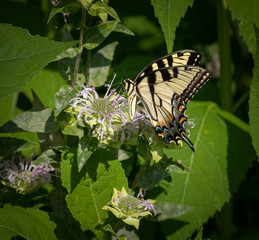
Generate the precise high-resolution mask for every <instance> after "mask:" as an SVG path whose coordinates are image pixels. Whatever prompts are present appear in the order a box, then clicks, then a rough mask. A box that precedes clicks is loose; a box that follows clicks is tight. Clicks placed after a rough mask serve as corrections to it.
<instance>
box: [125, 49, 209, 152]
mask: <svg viewBox="0 0 259 240" xmlns="http://www.w3.org/2000/svg"><path fill="white" fill-rule="evenodd" d="M200 59H201V55H200V54H199V53H197V52H195V51H192V50H183V51H178V52H174V53H171V54H168V55H166V56H164V57H162V58H159V59H157V60H155V61H153V62H152V63H150V64H149V65H147V67H145V68H144V69H143V70H142V71H141V72H140V73H139V74H138V75H137V76H136V77H135V78H134V80H133V81H132V80H129V79H127V80H126V81H125V84H126V85H125V89H126V91H127V94H128V103H129V115H130V117H131V118H133V116H134V114H135V108H136V97H139V98H140V100H141V101H142V103H143V105H144V107H145V109H146V110H147V112H148V113H149V116H150V121H151V123H152V124H153V126H154V128H155V131H156V132H157V134H158V135H160V136H162V137H163V139H164V141H165V142H166V143H170V142H175V143H176V144H178V142H179V141H180V140H182V141H184V142H186V143H187V144H188V145H189V147H190V148H191V149H192V150H193V151H194V148H193V144H192V142H191V141H190V140H189V138H188V137H187V136H186V135H185V132H186V130H185V128H184V123H185V122H186V120H187V119H186V116H185V111H186V104H187V103H188V101H190V100H191V99H192V98H193V96H194V95H195V94H196V93H197V91H198V90H199V89H200V88H201V87H202V86H203V85H204V84H205V83H206V82H207V81H208V80H209V78H210V73H209V72H208V71H207V70H206V69H204V68H202V67H199V66H197V64H198V63H199V61H200Z"/></svg>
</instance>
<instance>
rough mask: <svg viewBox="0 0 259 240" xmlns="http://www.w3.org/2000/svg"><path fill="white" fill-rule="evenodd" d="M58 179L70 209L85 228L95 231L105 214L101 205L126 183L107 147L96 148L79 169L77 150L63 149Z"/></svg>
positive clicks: (114, 157) (118, 163)
mask: <svg viewBox="0 0 259 240" xmlns="http://www.w3.org/2000/svg"><path fill="white" fill-rule="evenodd" d="M61 179H62V184H63V186H64V187H65V188H66V189H67V190H68V195H67V197H66V200H67V203H68V207H69V209H70V211H71V212H72V214H73V215H74V217H75V218H76V219H77V220H78V221H79V222H80V223H81V224H82V225H83V226H84V228H86V229H90V230H92V231H94V232H95V231H97V229H95V227H96V226H97V225H98V224H100V223H101V222H102V221H103V220H104V219H105V218H107V216H108V213H107V211H105V210H102V208H103V207H104V206H105V205H106V204H107V203H108V202H109V201H110V200H111V196H112V194H113V188H114V187H115V188H117V189H121V188H122V187H123V186H124V187H127V186H128V183H127V178H126V176H125V173H124V170H123V169H122V167H121V163H120V162H119V161H118V160H117V159H116V156H114V155H113V154H112V153H111V152H110V151H108V150H107V149H98V150H97V151H95V152H94V153H93V154H92V156H91V157H90V158H89V159H88V161H87V163H86V164H85V166H84V167H83V168H82V170H81V171H80V172H78V168H77V161H76V150H73V151H71V150H69V149H67V150H65V151H63V153H62V163H61ZM78 201H80V204H78ZM97 232H98V231H97ZM97 234H98V233H97Z"/></svg>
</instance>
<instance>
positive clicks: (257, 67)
mask: <svg viewBox="0 0 259 240" xmlns="http://www.w3.org/2000/svg"><path fill="white" fill-rule="evenodd" d="M258 9H259V7H258ZM257 26H258V27H256V25H254V29H255V33H256V39H257V44H256V54H255V57H254V58H255V62H254V70H253V76H254V77H253V82H252V84H251V90H250V100H249V107H250V111H249V117H250V126H251V137H252V140H253V145H254V149H255V151H256V154H257V156H259V126H258V121H259V111H258V109H259V96H258V92H259V24H258V25H257Z"/></svg>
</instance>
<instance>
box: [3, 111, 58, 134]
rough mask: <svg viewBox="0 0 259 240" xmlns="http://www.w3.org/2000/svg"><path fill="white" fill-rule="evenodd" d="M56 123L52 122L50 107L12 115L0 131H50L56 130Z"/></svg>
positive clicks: (52, 116) (52, 115)
mask: <svg viewBox="0 0 259 240" xmlns="http://www.w3.org/2000/svg"><path fill="white" fill-rule="evenodd" d="M57 126H58V125H57V124H56V123H55V122H54V114H53V110H52V109H49V108H47V109H44V110H42V111H28V112H23V113H21V114H20V115H18V116H16V117H14V118H13V119H12V120H11V121H9V122H7V123H6V124H4V125H3V126H2V127H1V128H0V132H1V133H17V132H40V133H45V132H47V133H50V132H55V131H56V130H57Z"/></svg>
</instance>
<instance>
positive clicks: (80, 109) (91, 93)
mask: <svg viewBox="0 0 259 240" xmlns="http://www.w3.org/2000/svg"><path fill="white" fill-rule="evenodd" d="M112 82H113V81H112ZM112 82H111V83H110V84H108V85H106V86H107V87H108V89H107V92H106V94H105V96H104V97H99V95H98V93H97V92H96V90H95V87H84V89H83V90H82V91H80V92H79V93H78V95H77V97H76V98H73V99H72V100H71V102H70V105H71V106H72V107H73V109H74V110H75V112H76V113H77V119H78V120H80V119H84V121H85V122H86V123H87V124H89V125H90V126H91V128H92V129H93V132H92V133H93V134H96V135H97V136H99V138H100V140H102V141H104V140H107V139H113V138H114V136H115V135H116V132H117V131H119V129H120V128H121V127H123V126H124V125H125V124H126V122H127V118H126V115H125V113H124V112H123V111H122V110H121V107H122V106H124V105H125V104H126V102H127V101H126V99H125V98H124V97H122V96H121V95H119V94H117V93H116V90H115V89H111V87H112Z"/></svg>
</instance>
